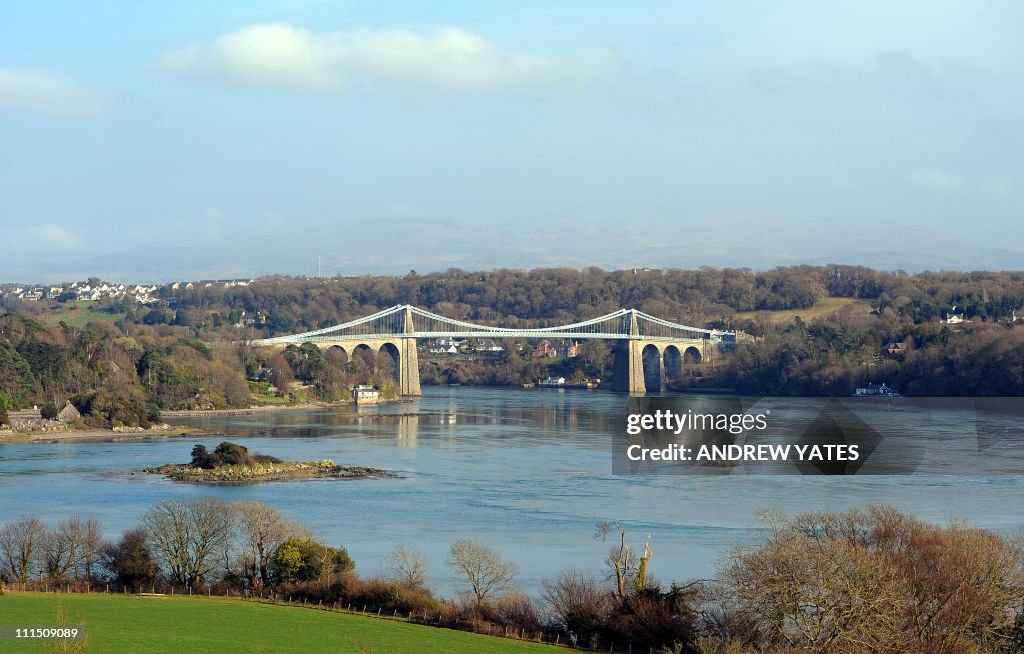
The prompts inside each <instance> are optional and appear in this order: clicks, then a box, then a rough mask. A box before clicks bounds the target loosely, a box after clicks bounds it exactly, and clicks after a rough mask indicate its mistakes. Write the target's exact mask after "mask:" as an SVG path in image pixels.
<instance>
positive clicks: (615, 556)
mask: <svg viewBox="0 0 1024 654" xmlns="http://www.w3.org/2000/svg"><path fill="white" fill-rule="evenodd" d="M613 530H614V531H617V532H618V533H619V543H618V545H613V546H612V548H611V549H610V550H609V551H608V557H607V558H606V559H605V562H606V563H607V564H608V567H609V568H610V569H611V576H612V577H613V578H614V579H615V596H616V598H617V599H618V600H619V603H620V604H622V605H623V606H625V604H626V600H627V599H628V598H629V594H628V592H627V590H626V589H627V588H628V587H629V585H630V581H631V580H634V579H635V578H636V573H637V559H636V554H635V553H634V552H633V550H631V549H630V548H629V545H626V530H625V529H623V528H622V525H621V524H619V523H618V522H617V521H606V522H601V523H598V525H597V531H596V533H595V534H594V537H595V538H599V539H601V542H604V541H605V540H606V539H607V538H608V535H609V534H611V533H612V531H613Z"/></svg>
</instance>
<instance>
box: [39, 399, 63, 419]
mask: <svg viewBox="0 0 1024 654" xmlns="http://www.w3.org/2000/svg"><path fill="white" fill-rule="evenodd" d="M58 413H59V411H58V410H57V406H56V405H55V404H54V403H53V402H47V403H46V404H44V405H43V406H41V407H39V415H41V416H42V417H43V418H44V419H46V420H56V419H57V414H58Z"/></svg>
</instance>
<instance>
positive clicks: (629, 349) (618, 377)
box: [612, 309, 664, 393]
mask: <svg viewBox="0 0 1024 654" xmlns="http://www.w3.org/2000/svg"><path fill="white" fill-rule="evenodd" d="M623 320H624V321H628V322H627V324H625V325H623V326H624V327H625V330H624V331H626V332H627V333H628V334H629V336H628V337H627V338H624V339H621V340H618V341H615V347H614V355H615V359H614V363H613V364H612V365H613V371H614V373H615V383H614V388H615V390H617V391H625V392H627V393H646V392H647V390H648V389H647V386H648V384H647V380H646V379H645V378H644V346H645V345H647V344H646V343H644V342H643V341H642V340H641V339H642V336H641V335H640V326H639V325H638V324H637V319H636V309H632V310H630V312H629V314H628V316H623ZM654 347H655V348H657V346H656V345H655V346H654ZM658 359H659V361H658V375H659V377H662V378H663V377H664V374H663V373H662V370H663V368H664V367H663V366H662V365H661V360H660V359H661V350H660V348H658ZM663 388H664V384H663V383H660V382H659V383H658V384H657V388H651V389H650V390H652V391H659V392H660V391H661V390H663Z"/></svg>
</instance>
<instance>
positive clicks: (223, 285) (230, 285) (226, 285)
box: [170, 279, 255, 291]
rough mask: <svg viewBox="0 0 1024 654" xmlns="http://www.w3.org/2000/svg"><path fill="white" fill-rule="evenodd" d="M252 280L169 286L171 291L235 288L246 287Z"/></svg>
mask: <svg viewBox="0 0 1024 654" xmlns="http://www.w3.org/2000/svg"><path fill="white" fill-rule="evenodd" d="M253 281H255V280H252V279H200V280H199V281H198V282H174V283H173V284H171V285H170V286H171V290H172V291H177V290H179V289H181V290H192V289H194V288H213V287H220V288H235V287H236V286H248V285H249V284H252V283H253Z"/></svg>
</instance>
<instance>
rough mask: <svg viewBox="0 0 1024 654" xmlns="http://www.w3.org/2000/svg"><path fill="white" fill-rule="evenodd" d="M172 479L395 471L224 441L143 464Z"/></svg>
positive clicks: (372, 475) (232, 480) (248, 479)
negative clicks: (284, 455)
mask: <svg viewBox="0 0 1024 654" xmlns="http://www.w3.org/2000/svg"><path fill="white" fill-rule="evenodd" d="M143 471H144V472H147V473H150V474H155V475H163V476H164V477H166V478H167V479H171V480H173V481H183V482H188V483H193V484H217V485H228V484H253V483H258V482H264V481H290V480H295V479H386V478H392V477H395V475H393V474H391V473H389V472H385V471H384V470H380V469H377V468H366V467H362V466H352V467H345V466H340V465H338V464H337V463H334V462H333V461H331V460H329V459H324V460H322V461H306V462H303V463H296V462H294V461H283V460H281V459H279V458H277V457H274V456H269V455H266V454H250V453H249V450H248V448H246V447H244V446H242V445H238V444H236V443H229V442H227V441H224V442H223V443H221V444H220V445H218V446H217V447H216V449H214V450H213V452H210V451H208V450H207V449H206V446H205V445H196V446H195V447H193V448H192V460H191V461H190V462H188V463H168V464H165V465H162V466H157V467H152V468H144V469H143Z"/></svg>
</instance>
